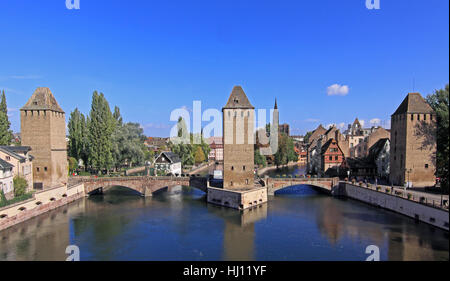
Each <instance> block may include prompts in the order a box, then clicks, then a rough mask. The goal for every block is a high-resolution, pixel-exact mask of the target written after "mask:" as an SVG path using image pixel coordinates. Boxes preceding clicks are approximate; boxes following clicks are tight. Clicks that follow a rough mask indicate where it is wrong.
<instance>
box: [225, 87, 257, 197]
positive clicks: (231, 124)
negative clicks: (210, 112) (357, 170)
mask: <svg viewBox="0 0 450 281" xmlns="http://www.w3.org/2000/svg"><path fill="white" fill-rule="evenodd" d="M222 114H223V139H224V149H223V162H224V164H223V188H225V189H249V188H253V187H254V171H253V170H254V166H255V165H254V154H253V153H254V125H255V124H254V118H255V108H254V107H253V106H252V105H251V104H250V101H249V100H248V98H247V96H246V95H245V93H244V90H242V87H241V86H235V87H234V88H233V91H232V92H231V94H230V97H229V98H228V102H227V104H226V105H225V106H224V107H223V108H222Z"/></svg>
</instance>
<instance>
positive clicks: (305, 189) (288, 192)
mask: <svg viewBox="0 0 450 281" xmlns="http://www.w3.org/2000/svg"><path fill="white" fill-rule="evenodd" d="M318 194H319V192H318V191H317V190H316V188H315V187H314V186H313V185H309V184H300V185H290V186H285V187H282V188H279V189H277V190H275V192H274V195H276V196H277V195H278V196H294V197H304V196H315V195H318Z"/></svg>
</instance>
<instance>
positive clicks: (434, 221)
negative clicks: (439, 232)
mask: <svg viewBox="0 0 450 281" xmlns="http://www.w3.org/2000/svg"><path fill="white" fill-rule="evenodd" d="M337 188H338V190H337V191H336V192H335V193H334V194H335V195H341V196H346V197H349V198H352V199H356V200H359V201H362V202H365V203H368V204H370V205H374V206H378V207H381V208H384V209H388V210H391V211H394V212H397V213H400V214H403V215H405V216H408V217H410V218H413V219H416V220H419V221H421V222H425V223H428V224H431V225H434V226H436V227H439V228H441V229H444V230H447V231H448V221H449V213H448V211H447V210H444V209H440V208H436V207H432V206H428V205H425V204H421V203H419V202H415V201H412V200H408V199H405V198H402V197H399V196H395V195H392V194H387V193H383V192H379V191H376V190H371V189H367V188H362V187H360V186H356V185H353V184H350V183H346V182H341V183H340V184H339V186H338V187H337Z"/></svg>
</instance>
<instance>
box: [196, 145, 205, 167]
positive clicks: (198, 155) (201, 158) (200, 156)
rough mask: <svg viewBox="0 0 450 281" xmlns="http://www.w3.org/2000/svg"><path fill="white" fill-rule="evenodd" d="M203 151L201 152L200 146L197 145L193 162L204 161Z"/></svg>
mask: <svg viewBox="0 0 450 281" xmlns="http://www.w3.org/2000/svg"><path fill="white" fill-rule="evenodd" d="M205 159H206V157H205V153H204V152H203V149H202V147H201V146H197V149H196V151H195V164H200V163H203V162H205Z"/></svg>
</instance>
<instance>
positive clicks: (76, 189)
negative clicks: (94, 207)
mask: <svg viewBox="0 0 450 281" xmlns="http://www.w3.org/2000/svg"><path fill="white" fill-rule="evenodd" d="M82 197H84V185H83V184H82V183H80V184H76V185H72V186H60V187H54V188H50V189H46V190H42V191H39V192H36V193H34V194H33V197H32V198H30V199H28V200H25V201H22V202H18V203H16V204H13V205H9V206H6V207H3V208H0V231H1V230H3V229H6V228H8V227H11V226H13V225H15V224H18V223H21V222H24V221H26V220H28V219H30V218H33V217H36V216H38V215H40V214H43V213H45V212H48V211H50V210H53V209H56V208H58V207H61V206H63V205H66V204H69V203H71V202H73V201H75V200H77V199H80V198H82Z"/></svg>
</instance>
